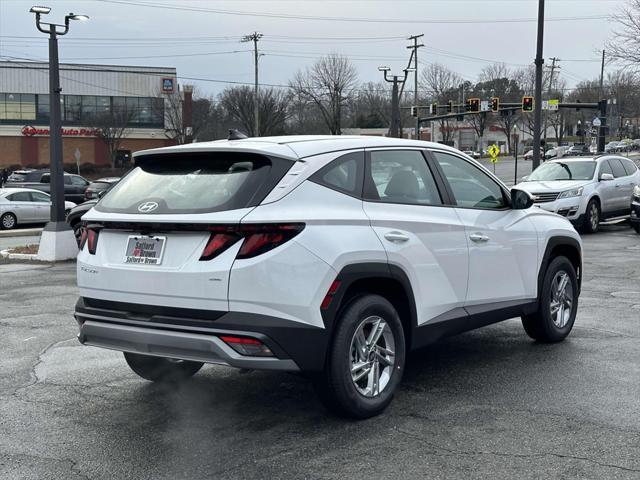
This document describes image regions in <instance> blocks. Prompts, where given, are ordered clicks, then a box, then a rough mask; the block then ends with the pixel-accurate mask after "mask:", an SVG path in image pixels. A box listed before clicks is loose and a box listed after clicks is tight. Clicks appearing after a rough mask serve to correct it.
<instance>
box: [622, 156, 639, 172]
mask: <svg viewBox="0 0 640 480" xmlns="http://www.w3.org/2000/svg"><path fill="white" fill-rule="evenodd" d="M620 161H621V162H622V166H623V167H624V170H625V171H626V172H627V175H633V174H634V173H636V170H638V167H636V164H635V163H633V162H632V161H631V160H627V159H626V158H623V159H621V160H620Z"/></svg>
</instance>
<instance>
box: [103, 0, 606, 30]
mask: <svg viewBox="0 0 640 480" xmlns="http://www.w3.org/2000/svg"><path fill="white" fill-rule="evenodd" d="M96 1H99V2H105V3H114V4H118V5H129V6H136V7H150V8H162V9H167V10H178V11H186V12H200V13H217V14H220V15H236V16H245V17H263V18H284V19H295V20H316V21H329V22H358V23H405V24H407V23H420V24H440V25H446V24H490V23H530V22H535V21H537V19H536V18H510V19H501V18H488V19H482V20H479V19H478V20H466V19H442V20H434V19H413V18H407V19H392V18H363V17H325V16H313V15H294V14H288V13H273V12H246V11H240V10H222V9H213V8H203V7H187V6H184V5H183V6H180V7H178V6H175V5H168V4H164V3H154V2H133V1H127V0H96ZM607 18H609V15H588V16H581V17H577V16H576V17H555V18H546V19H545V21H546V22H567V21H582V20H604V19H607Z"/></svg>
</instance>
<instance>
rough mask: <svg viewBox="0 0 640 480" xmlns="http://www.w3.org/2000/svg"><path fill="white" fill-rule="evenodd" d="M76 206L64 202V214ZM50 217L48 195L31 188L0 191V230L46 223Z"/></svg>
mask: <svg viewBox="0 0 640 480" xmlns="http://www.w3.org/2000/svg"><path fill="white" fill-rule="evenodd" d="M75 206H76V204H75V203H73V202H64V209H65V212H67V211H69V210H71V209H72V208H73V207H75ZM50 216H51V197H49V194H47V193H44V192H41V191H39V190H33V189H31V188H2V189H0V228H1V229H2V230H11V229H12V228H16V227H17V226H18V225H21V224H25V223H44V222H48V221H49V218H50Z"/></svg>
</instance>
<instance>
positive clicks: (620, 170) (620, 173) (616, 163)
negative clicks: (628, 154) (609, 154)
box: [609, 158, 627, 178]
mask: <svg viewBox="0 0 640 480" xmlns="http://www.w3.org/2000/svg"><path fill="white" fill-rule="evenodd" d="M609 165H611V170H613V176H614V177H616V178H619V177H626V176H627V172H625V170H624V167H623V166H622V163H620V160H618V159H617V158H610V159H609Z"/></svg>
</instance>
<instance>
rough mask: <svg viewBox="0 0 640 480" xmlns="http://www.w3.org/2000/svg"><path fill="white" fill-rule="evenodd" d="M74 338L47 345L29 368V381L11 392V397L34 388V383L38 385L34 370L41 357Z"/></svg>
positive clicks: (41, 360) (38, 379)
mask: <svg viewBox="0 0 640 480" xmlns="http://www.w3.org/2000/svg"><path fill="white" fill-rule="evenodd" d="M74 338H75V337H71V338H65V339H64V340H59V341H57V342H53V343H50V344H49V345H47V346H46V347H45V348H44V349H43V350H42V351H41V352H40V353H39V354H38V357H37V358H36V362H35V363H34V364H33V366H32V367H31V370H29V375H30V377H31V379H30V380H29V381H28V382H27V383H26V384H24V385H21V386H19V387H18V388H16V389H15V390H14V391H13V395H16V394H17V393H18V392H20V391H22V390H26V389H27V388H30V387H32V386H34V385H35V384H36V383H38V382H39V381H40V378H38V374H37V373H36V369H37V368H38V366H39V365H40V364H41V363H42V362H43V357H44V356H45V355H46V354H47V353H48V352H49V350H52V349H54V348H56V347H57V346H58V345H60V344H61V343H64V342H68V341H69V340H73V339H74Z"/></svg>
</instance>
